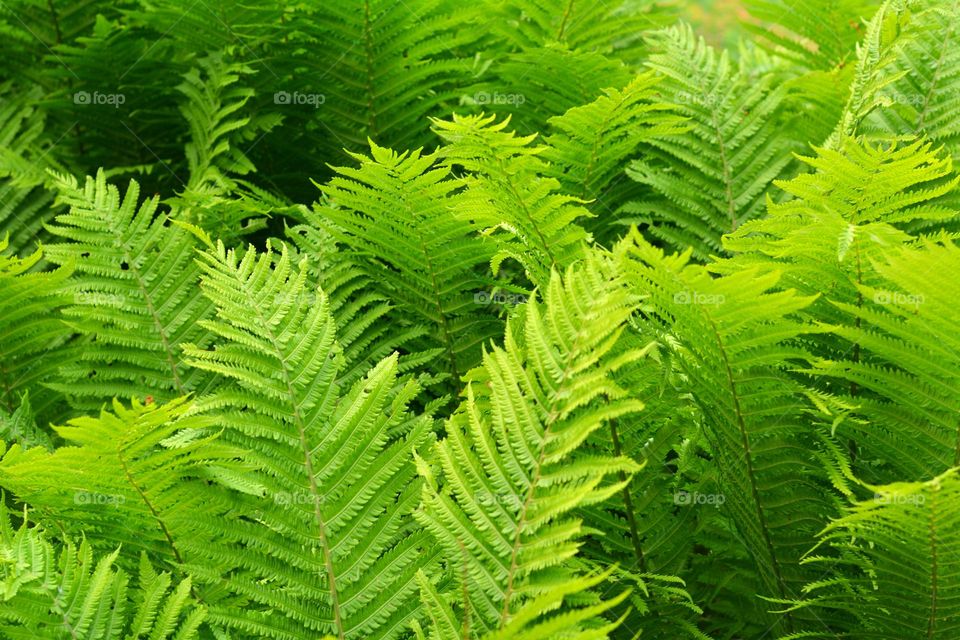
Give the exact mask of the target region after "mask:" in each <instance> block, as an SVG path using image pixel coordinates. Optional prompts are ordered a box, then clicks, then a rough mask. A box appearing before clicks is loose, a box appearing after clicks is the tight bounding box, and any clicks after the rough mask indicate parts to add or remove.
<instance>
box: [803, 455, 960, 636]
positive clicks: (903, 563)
mask: <svg viewBox="0 0 960 640" xmlns="http://www.w3.org/2000/svg"><path fill="white" fill-rule="evenodd" d="M866 488H867V489H870V490H871V491H873V492H874V495H873V496H872V497H871V498H868V499H865V500H861V501H859V502H856V503H854V504H853V505H851V506H850V508H849V509H847V511H846V513H845V514H844V515H843V516H842V517H840V518H837V519H836V520H833V521H832V522H831V523H830V524H829V526H827V527H826V528H825V529H824V530H823V532H822V533H821V534H820V544H819V545H818V547H817V551H821V549H823V550H827V549H828V550H831V551H832V553H826V552H823V555H815V556H811V557H810V558H809V559H808V562H810V563H811V564H812V565H813V566H815V567H816V568H818V569H824V570H825V571H826V574H825V577H824V579H822V580H818V581H816V582H812V583H811V584H810V585H808V587H807V589H806V592H807V593H806V594H805V596H806V597H805V599H803V600H801V601H798V602H794V603H787V604H792V605H793V606H794V607H799V608H800V609H801V610H803V609H810V610H812V612H813V613H814V614H815V615H816V616H817V618H818V619H819V620H820V624H816V625H811V627H810V630H809V631H807V632H806V633H797V634H796V635H794V636H789V638H811V639H813V638H822V639H824V640H825V639H826V638H836V637H838V635H839V636H840V637H849V638H865V637H876V638H904V639H906V638H917V639H918V640H919V639H920V638H929V639H931V640H947V639H948V638H955V637H956V636H957V634H958V633H960V605H958V603H960V593H958V589H957V581H956V579H955V578H956V575H957V573H958V572H960V509H958V507H957V505H958V504H960V479H958V477H957V470H956V469H950V470H948V471H945V472H944V473H942V474H940V475H938V476H937V477H935V478H932V479H930V480H928V481H926V482H898V483H895V484H888V485H879V486H878V485H866ZM826 625H831V627H830V628H831V631H830V632H829V633H824V632H823V627H824V626H826Z"/></svg>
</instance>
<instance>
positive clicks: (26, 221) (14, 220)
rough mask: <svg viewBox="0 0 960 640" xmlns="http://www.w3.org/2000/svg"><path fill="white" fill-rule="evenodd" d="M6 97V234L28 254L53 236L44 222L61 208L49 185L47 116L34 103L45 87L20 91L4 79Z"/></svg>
mask: <svg viewBox="0 0 960 640" xmlns="http://www.w3.org/2000/svg"><path fill="white" fill-rule="evenodd" d="M0 97H2V100H0V235H2V236H4V237H6V238H7V240H8V241H9V242H10V246H11V247H12V248H13V251H14V253H16V254H22V253H24V252H26V251H29V248H30V246H31V245H33V244H35V243H36V242H39V241H41V240H42V241H46V240H47V234H46V233H45V232H44V229H43V224H44V222H46V221H47V220H49V219H50V217H51V216H52V215H53V213H55V211H56V210H55V208H54V207H53V206H52V204H53V195H52V194H51V193H50V192H49V191H48V190H46V189H45V188H44V183H45V182H46V175H45V173H44V171H43V167H44V166H45V165H47V164H49V162H50V161H47V162H44V159H45V158H47V156H48V155H49V151H50V148H49V146H48V141H47V140H46V137H45V135H44V134H45V126H46V117H45V114H44V113H43V111H41V110H39V109H37V108H36V106H35V105H34V103H36V102H38V101H39V100H41V99H42V97H43V91H42V90H41V89H40V88H39V87H33V88H31V89H30V90H28V91H18V87H17V86H16V85H13V84H11V83H6V84H0ZM35 159H38V160H39V162H36V161H35ZM51 160H52V159H51Z"/></svg>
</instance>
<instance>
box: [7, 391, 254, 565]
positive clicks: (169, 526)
mask: <svg viewBox="0 0 960 640" xmlns="http://www.w3.org/2000/svg"><path fill="white" fill-rule="evenodd" d="M189 409H190V405H189V404H186V403H184V401H183V400H175V401H173V402H169V403H167V404H165V405H161V406H155V405H140V404H137V403H134V404H133V406H132V407H130V408H127V407H124V406H123V405H122V404H120V403H119V402H116V403H115V404H114V406H113V412H112V413H111V412H107V411H103V412H101V414H100V416H99V417H97V418H77V419H75V420H72V421H70V423H69V424H68V425H67V426H64V427H56V428H55V430H56V433H57V436H59V438H61V439H62V440H63V441H64V442H65V443H67V444H66V446H61V447H58V448H57V449H56V450H54V451H49V450H47V449H46V448H44V447H39V446H35V447H28V446H27V444H26V443H25V444H24V445H20V444H13V445H12V446H9V447H8V448H6V450H5V451H4V455H3V459H2V461H0V478H2V483H3V486H4V487H5V488H7V490H9V491H11V492H14V493H16V494H17V495H18V496H21V497H22V498H23V499H24V500H26V501H28V502H29V503H30V504H31V505H34V506H35V508H36V509H37V514H36V515H37V517H38V519H39V520H40V521H41V522H44V523H45V524H46V525H47V528H48V529H50V530H58V531H63V532H68V533H70V534H71V535H72V534H80V533H81V532H82V533H83V535H84V536H85V537H86V539H87V540H88V541H89V542H91V543H92V544H93V545H94V546H95V547H97V548H98V549H102V550H109V549H115V548H116V547H117V546H118V545H123V548H125V549H127V548H128V549H130V550H131V551H132V552H133V553H131V554H125V555H124V556H123V557H122V559H121V564H124V563H125V564H126V566H128V567H129V566H131V565H134V566H135V563H136V558H137V557H138V555H139V552H141V551H143V552H145V553H147V554H148V556H149V557H150V558H151V559H153V560H154V561H157V562H161V563H163V564H167V565H170V566H171V567H173V568H174V569H175V570H177V569H179V568H180V566H181V565H183V563H185V562H190V561H191V560H192V559H193V558H194V557H195V554H196V553H206V552H207V550H206V549H205V547H206V546H207V545H209V543H210V541H211V540H212V538H204V537H202V536H201V535H199V533H200V531H201V527H198V524H199V523H200V522H201V521H206V522H207V523H213V522H217V520H218V518H219V517H221V516H222V514H223V513H224V512H225V511H226V510H227V509H228V507H229V502H228V501H227V495H226V494H224V493H222V492H216V491H213V490H211V489H210V488H209V487H208V484H209V482H211V481H213V480H215V479H217V478H220V477H222V478H223V479H224V481H226V480H228V479H229V478H231V477H233V476H235V475H236V472H237V469H236V466H237V465H235V464H234V463H233V462H232V459H233V458H234V457H235V456H237V455H239V452H237V451H235V450H233V449H231V448H229V447H226V446H224V445H221V444H219V443H218V442H217V440H216V438H217V432H216V431H214V430H212V429H210V426H211V420H210V418H204V417H198V416H191V415H189V414H188V411H189Z"/></svg>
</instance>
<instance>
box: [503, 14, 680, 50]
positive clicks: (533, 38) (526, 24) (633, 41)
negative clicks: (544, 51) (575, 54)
mask: <svg viewBox="0 0 960 640" xmlns="http://www.w3.org/2000/svg"><path fill="white" fill-rule="evenodd" d="M485 4H486V5H487V6H485V8H487V9H490V10H492V11H495V12H497V13H498V14H500V16H499V20H498V22H497V26H498V29H500V30H502V31H503V32H504V34H503V37H504V38H506V39H507V40H508V41H510V42H512V43H513V44H514V46H516V47H519V48H523V49H529V48H531V47H534V46H542V45H544V44H547V43H550V42H559V43H563V44H564V45H566V46H567V47H569V48H570V49H578V50H581V51H593V52H597V53H602V54H611V53H616V54H617V56H618V57H620V58H622V59H625V60H628V61H631V62H632V61H633V57H634V56H636V55H637V54H638V53H639V49H640V47H641V46H642V42H641V41H640V37H641V35H642V34H643V33H644V32H645V31H649V30H651V29H654V28H656V27H657V26H658V24H659V23H660V22H661V21H663V20H664V19H665V17H666V16H665V15H664V13H666V12H665V8H664V7H661V6H657V4H658V3H657V2H656V1H655V0H637V1H635V2H629V3H624V4H623V5H615V4H602V3H599V2H576V1H574V2H570V0H505V1H496V0H487V1H486V2H485ZM495 15H496V14H495Z"/></svg>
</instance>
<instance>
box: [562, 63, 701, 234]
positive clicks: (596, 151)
mask: <svg viewBox="0 0 960 640" xmlns="http://www.w3.org/2000/svg"><path fill="white" fill-rule="evenodd" d="M659 84H660V79H659V78H658V77H657V76H656V75H655V73H654V72H653V71H648V72H646V73H642V74H639V75H638V76H636V77H635V78H634V79H633V80H631V81H630V82H629V83H628V84H627V85H626V86H625V87H623V88H622V89H608V90H606V91H605V92H604V94H603V95H602V96H601V97H599V98H597V99H596V100H594V101H593V102H591V103H589V104H585V105H583V106H579V107H575V108H573V109H570V110H569V111H567V112H566V113H564V114H563V115H562V116H557V117H554V118H551V119H550V121H549V125H550V131H551V133H550V134H549V135H547V137H546V139H545V142H546V144H547V145H548V150H547V151H546V153H545V154H544V156H545V158H546V159H548V160H549V161H550V162H551V167H550V169H551V170H552V172H553V175H554V176H555V177H556V178H557V179H558V180H560V184H561V186H562V188H563V190H564V191H565V192H566V193H569V194H571V195H574V196H577V197H578V198H580V199H582V200H588V201H590V202H589V205H588V206H589V207H590V208H591V210H592V211H594V212H595V213H596V214H597V215H598V217H599V218H600V219H599V222H600V223H601V224H603V225H604V226H609V225H610V224H611V222H612V220H611V218H612V217H613V216H614V215H615V214H616V212H617V210H618V209H619V208H620V206H621V205H622V204H623V203H624V202H625V201H626V200H627V199H629V197H630V190H629V189H628V188H627V187H629V186H630V184H631V183H630V182H629V181H628V180H627V179H626V175H625V173H624V169H625V167H626V165H627V163H628V161H629V160H630V158H632V157H633V156H635V155H636V154H637V149H638V147H639V145H640V143H641V142H644V141H646V140H649V139H651V138H653V137H660V136H668V135H672V134H677V133H682V132H683V131H685V130H686V125H685V124H684V121H683V119H682V118H681V117H679V116H678V115H677V114H676V113H675V111H674V109H675V107H674V106H673V105H671V104H668V103H665V102H663V101H662V99H661V97H660V94H659V88H658V85H659Z"/></svg>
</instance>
